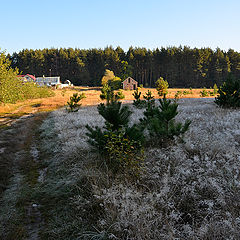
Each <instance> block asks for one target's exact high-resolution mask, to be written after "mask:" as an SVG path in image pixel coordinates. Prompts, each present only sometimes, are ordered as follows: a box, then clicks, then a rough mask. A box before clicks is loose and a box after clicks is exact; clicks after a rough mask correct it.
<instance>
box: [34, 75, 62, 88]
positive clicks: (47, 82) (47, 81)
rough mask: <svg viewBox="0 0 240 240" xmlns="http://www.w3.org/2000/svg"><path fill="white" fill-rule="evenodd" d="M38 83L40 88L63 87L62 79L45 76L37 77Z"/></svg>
mask: <svg viewBox="0 0 240 240" xmlns="http://www.w3.org/2000/svg"><path fill="white" fill-rule="evenodd" d="M36 83H37V84H38V85H39V86H48V87H52V86H57V85H61V82H60V77H45V76H43V77H37V78H36Z"/></svg>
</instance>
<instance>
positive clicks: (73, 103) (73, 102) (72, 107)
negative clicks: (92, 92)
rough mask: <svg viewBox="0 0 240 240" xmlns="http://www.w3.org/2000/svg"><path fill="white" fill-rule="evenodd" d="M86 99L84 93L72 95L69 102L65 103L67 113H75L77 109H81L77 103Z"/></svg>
mask: <svg viewBox="0 0 240 240" xmlns="http://www.w3.org/2000/svg"><path fill="white" fill-rule="evenodd" d="M83 98H86V96H85V94H84V93H81V94H79V95H78V93H74V94H73V95H72V96H71V97H70V100H69V101H68V102H67V104H68V106H67V110H68V112H77V111H78V110H79V108H80V107H81V104H79V102H80V101H81V100H82V99H83Z"/></svg>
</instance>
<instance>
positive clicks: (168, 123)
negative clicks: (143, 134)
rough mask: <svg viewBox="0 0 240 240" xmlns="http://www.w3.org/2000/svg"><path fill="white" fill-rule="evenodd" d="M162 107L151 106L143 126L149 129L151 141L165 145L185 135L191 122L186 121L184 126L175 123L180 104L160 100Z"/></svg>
mask: <svg viewBox="0 0 240 240" xmlns="http://www.w3.org/2000/svg"><path fill="white" fill-rule="evenodd" d="M159 102H160V106H159V107H156V106H149V107H148V108H147V109H146V111H145V112H144V119H142V124H144V125H145V127H147V129H148V131H149V134H150V137H151V141H152V142H155V143H163V142H164V141H166V140H173V139H174V136H180V135H183V134H184V133H185V132H186V131H187V130H188V128H189V125H190V123H191V121H189V120H186V121H185V123H184V124H182V123H177V122H175V117H176V116H177V114H178V112H177V108H178V104H177V103H176V102H171V100H168V99H166V95H164V97H163V99H159Z"/></svg>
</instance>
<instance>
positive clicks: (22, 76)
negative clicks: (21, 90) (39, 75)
mask: <svg viewBox="0 0 240 240" xmlns="http://www.w3.org/2000/svg"><path fill="white" fill-rule="evenodd" d="M26 76H28V77H30V78H31V79H32V80H34V81H35V80H36V78H35V77H34V76H33V75H31V74H25V75H17V77H19V78H24V77H26Z"/></svg>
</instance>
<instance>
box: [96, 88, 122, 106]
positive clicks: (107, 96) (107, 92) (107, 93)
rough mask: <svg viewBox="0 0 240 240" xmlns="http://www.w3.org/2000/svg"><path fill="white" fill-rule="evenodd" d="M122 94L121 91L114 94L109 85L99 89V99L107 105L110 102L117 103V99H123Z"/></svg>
mask: <svg viewBox="0 0 240 240" xmlns="http://www.w3.org/2000/svg"><path fill="white" fill-rule="evenodd" d="M124 97H125V96H124V94H123V92H122V91H118V92H116V93H115V92H114V88H113V87H112V86H111V85H108V84H104V85H103V87H102V89H101V94H100V98H101V99H102V100H107V104H109V103H110V102H114V101H118V100H119V99H124Z"/></svg>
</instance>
